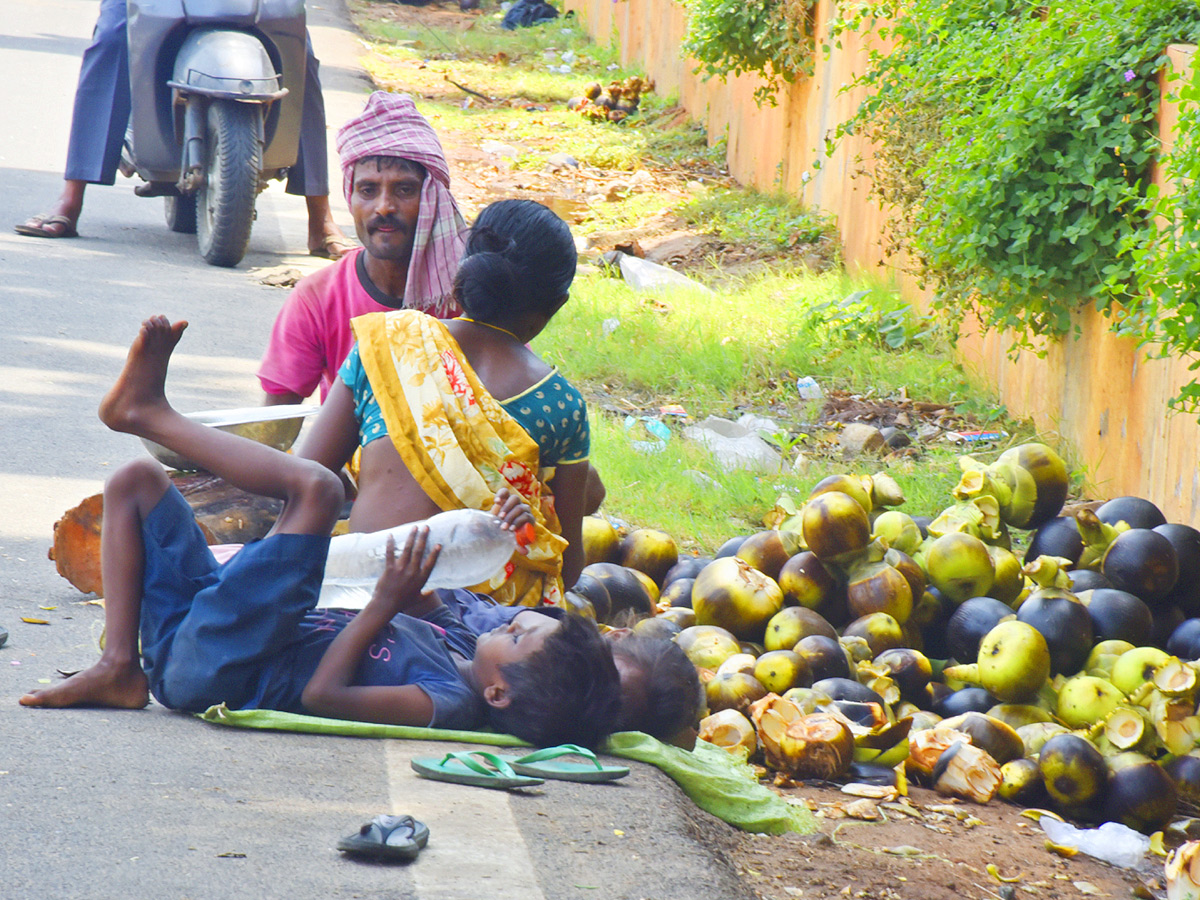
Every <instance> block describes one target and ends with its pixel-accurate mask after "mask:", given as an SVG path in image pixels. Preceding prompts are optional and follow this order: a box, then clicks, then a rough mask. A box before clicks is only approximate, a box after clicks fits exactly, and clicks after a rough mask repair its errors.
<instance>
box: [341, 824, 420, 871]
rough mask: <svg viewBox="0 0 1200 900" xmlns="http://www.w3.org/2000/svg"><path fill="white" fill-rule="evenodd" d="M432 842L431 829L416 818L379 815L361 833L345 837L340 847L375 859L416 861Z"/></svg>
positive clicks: (347, 851)
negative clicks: (430, 837) (430, 840)
mask: <svg viewBox="0 0 1200 900" xmlns="http://www.w3.org/2000/svg"><path fill="white" fill-rule="evenodd" d="M427 843H429V829H428V828H427V827H426V826H425V823H424V822H418V821H417V820H416V819H414V818H413V817H412V816H376V817H375V818H373V819H372V820H371V821H370V822H367V823H366V824H365V825H363V826H362V827H361V828H360V829H358V833H357V834H352V835H349V836H347V837H344V838H342V839H341V840H340V841H338V842H337V848H338V849H339V850H341V851H342V852H343V853H353V854H356V855H358V856H369V857H371V858H372V859H401V860H410V859H416V858H417V854H418V853H420V852H421V848H422V847H424V846H425V845H426V844H427Z"/></svg>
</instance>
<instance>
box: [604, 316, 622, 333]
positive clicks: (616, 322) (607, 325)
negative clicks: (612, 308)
mask: <svg viewBox="0 0 1200 900" xmlns="http://www.w3.org/2000/svg"><path fill="white" fill-rule="evenodd" d="M620 327H621V320H620V319H605V320H604V321H603V322H601V323H600V331H601V332H602V333H603V334H604V336H605V337H608V336H609V335H610V334H612V333H613V332H614V331H616V330H617V329H618V328H620Z"/></svg>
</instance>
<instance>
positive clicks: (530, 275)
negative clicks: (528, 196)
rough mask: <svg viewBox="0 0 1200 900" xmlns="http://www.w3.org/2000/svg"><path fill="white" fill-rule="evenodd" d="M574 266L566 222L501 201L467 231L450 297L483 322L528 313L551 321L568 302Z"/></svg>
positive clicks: (530, 204) (528, 203) (537, 208)
mask: <svg viewBox="0 0 1200 900" xmlns="http://www.w3.org/2000/svg"><path fill="white" fill-rule="evenodd" d="M575 265H576V253H575V240H574V238H572V237H571V229H570V228H568V227H567V223H566V222H564V221H563V220H562V219H560V218H559V217H558V216H556V215H555V214H554V213H553V212H552V211H551V210H550V209H548V208H547V207H545V206H542V204H540V203H537V202H535V201H533V200H501V201H499V202H497V203H493V204H491V205H489V206H487V207H485V208H484V210H483V211H482V212H481V213H480V214H479V217H478V218H476V219H475V224H474V225H473V226H472V227H471V236H470V237H469V238H468V239H467V248H466V251H465V253H464V255H463V260H462V263H461V264H460V265H459V268H458V274H457V275H456V276H455V279H454V295H455V297H457V298H458V302H459V305H461V306H462V308H463V311H464V312H466V314H467V315H468V316H470V317H471V318H473V319H477V320H479V321H481V322H490V323H495V322H512V321H515V320H517V319H519V318H521V317H523V316H526V315H529V314H533V315H537V316H539V317H541V318H542V319H544V320H545V321H549V320H550V317H551V316H553V315H554V314H555V313H556V312H557V311H558V309H559V308H560V307H561V306H562V305H563V304H564V303H565V302H566V300H567V294H568V291H569V290H570V288H571V281H572V280H573V279H574V278H575ZM543 324H544V322H543Z"/></svg>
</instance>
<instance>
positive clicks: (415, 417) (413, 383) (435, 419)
mask: <svg viewBox="0 0 1200 900" xmlns="http://www.w3.org/2000/svg"><path fill="white" fill-rule="evenodd" d="M351 326H352V327H353V328H354V334H355V337H356V338H357V339H358V352H359V356H360V357H361V358H362V364H363V369H364V370H365V371H366V373H367V378H368V379H369V380H370V382H371V388H372V390H373V391H374V392H375V398H376V400H377V401H378V402H379V408H380V411H381V412H382V414H383V420H384V422H385V423H386V424H387V429H388V435H389V436H390V437H391V439H392V443H393V444H394V445H395V447H396V451H397V452H398V453H399V454H400V458H401V459H403V460H404V464H405V465H406V466H408V469H409V471H410V472H411V473H412V475H413V477H414V478H415V479H416V481H417V483H418V484H419V485H421V487H422V488H423V489H424V490H425V493H427V494H428V495H429V497H430V498H431V499H432V500H433V502H434V503H436V504H437V505H438V506H439V507H440V508H441V509H443V510H451V509H464V508H468V509H484V510H486V509H490V508H491V506H492V501H493V500H494V499H495V496H496V492H497V491H498V490H499V489H500V488H502V487H507V488H508V489H509V490H510V491H513V492H514V493H517V494H519V495H520V496H521V497H522V498H523V499H524V500H525V502H526V503H528V504H529V507H530V509H532V510H533V515H534V518H535V519H536V520H537V524H536V526H535V530H536V533H537V539H536V540H535V541H534V542H533V543H532V544H531V545H530V546H529V555H528V556H522V555H520V554H514V555H513V558H512V560H511V561H510V562H509V565H508V566H507V567H506V569H505V571H504V572H503V573H501V574H500V575H497V576H496V578H494V579H492V581H491V582H489V583H488V584H486V585H478V586H476V588H475V589H476V590H478V591H480V592H481V593H487V594H490V595H491V596H492V597H493V598H495V599H496V600H497V601H498V602H500V603H506V604H509V605H512V604H522V605H525V606H534V605H537V604H539V603H553V604H556V605H561V600H562V555H563V551H564V550H565V549H566V546H567V542H566V541H565V540H563V538H562V536H561V531H562V529H561V526H560V525H559V523H558V517H557V515H555V513H554V500H553V497H552V496H551V495H550V492H549V490H548V489H547V488H546V486H545V485H544V484H543V483H542V480H541V477H542V476H541V473H540V472H539V468H538V446H537V443H536V442H535V441H534V440H533V438H531V437H530V436H529V435H528V434H527V433H526V432H525V429H523V428H522V427H521V426H520V425H519V424H518V423H517V421H516V420H515V419H514V418H513V417H512V416H510V415H509V414H508V413H507V412H505V411H504V409H503V407H501V406H500V404H499V403H498V402H497V401H496V399H495V398H494V397H493V396H492V395H491V394H489V393H488V391H487V389H486V388H485V387H484V386H483V383H482V382H480V380H479V378H478V377H477V376H476V375H475V372H474V371H473V370H472V369H471V367H470V366H469V365H468V364H467V362H466V358H465V355H464V354H463V352H462V350H461V349H460V348H459V346H458V343H457V342H456V341H455V340H454V338H453V337H451V335H450V332H449V330H448V329H447V328H446V326H445V325H444V324H442V322H441V321H440V320H438V319H435V318H433V317H431V316H428V315H425V314H424V313H420V312H417V311H415V310H397V311H396V312H388V313H370V314H368V315H365V316H360V317H358V318H356V319H354V320H352V322H351Z"/></svg>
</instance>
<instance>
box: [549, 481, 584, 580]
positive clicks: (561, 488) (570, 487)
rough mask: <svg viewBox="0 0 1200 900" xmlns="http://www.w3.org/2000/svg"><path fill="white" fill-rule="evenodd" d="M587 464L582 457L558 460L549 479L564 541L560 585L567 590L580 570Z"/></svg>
mask: <svg viewBox="0 0 1200 900" xmlns="http://www.w3.org/2000/svg"><path fill="white" fill-rule="evenodd" d="M590 468H591V467H590V466H589V465H588V464H587V462H586V461H584V462H577V463H559V465H558V467H557V468H556V469H555V470H554V477H553V478H551V479H550V490H551V491H552V492H553V493H554V509H555V511H556V512H557V513H558V523H559V525H561V526H562V536H563V537H564V538H565V539H566V541H567V549H566V550H565V551H564V552H563V574H562V577H563V587H564V588H565V589H567V590H570V589H571V588H572V587H574V586H575V582H576V581H577V580H578V578H579V573H580V572H582V571H583V564H584V556H583V509H584V505H585V503H586V497H587V479H588V471H589V470H590Z"/></svg>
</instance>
